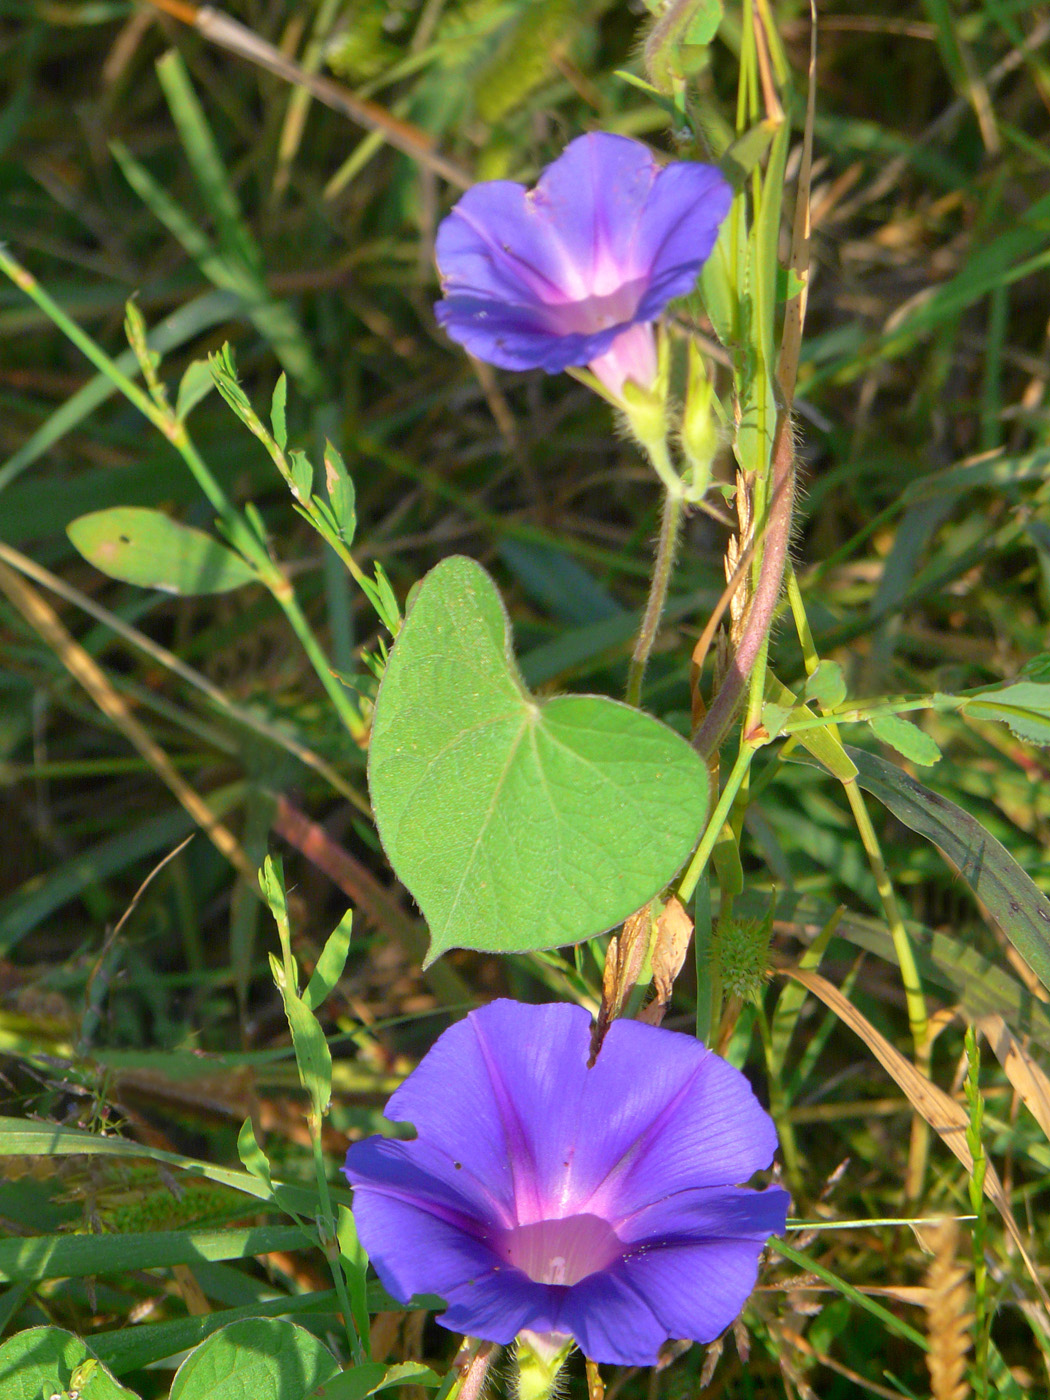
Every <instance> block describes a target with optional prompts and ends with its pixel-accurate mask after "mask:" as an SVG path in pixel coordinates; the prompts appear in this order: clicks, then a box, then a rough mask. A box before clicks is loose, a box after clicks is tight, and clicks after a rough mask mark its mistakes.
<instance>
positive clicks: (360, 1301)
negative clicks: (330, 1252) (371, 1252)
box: [336, 1206, 368, 1337]
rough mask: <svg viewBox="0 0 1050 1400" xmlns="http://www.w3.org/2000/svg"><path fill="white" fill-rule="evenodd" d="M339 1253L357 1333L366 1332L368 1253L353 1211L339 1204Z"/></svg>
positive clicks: (337, 1236)
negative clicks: (359, 1234) (359, 1237)
mask: <svg viewBox="0 0 1050 1400" xmlns="http://www.w3.org/2000/svg"><path fill="white" fill-rule="evenodd" d="M336 1239H337V1240H338V1241H339V1256H340V1260H341V1262H342V1266H343V1273H344V1275H345V1277H346V1283H347V1288H348V1289H349V1291H350V1309H351V1311H352V1312H353V1315H354V1323H355V1325H356V1327H357V1333H358V1336H360V1337H367V1336H368V1255H367V1254H366V1253H365V1250H364V1246H363V1245H362V1244H361V1241H360V1240H359V1239H358V1237H357V1222H356V1221H355V1220H354V1216H353V1212H352V1211H350V1210H348V1209H347V1208H346V1206H340V1207H339V1210H338V1213H337V1215H336Z"/></svg>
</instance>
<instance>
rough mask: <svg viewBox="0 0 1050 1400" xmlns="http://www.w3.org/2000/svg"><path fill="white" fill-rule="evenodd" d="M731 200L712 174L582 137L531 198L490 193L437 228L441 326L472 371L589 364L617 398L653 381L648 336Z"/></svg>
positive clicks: (505, 184) (494, 183)
mask: <svg viewBox="0 0 1050 1400" xmlns="http://www.w3.org/2000/svg"><path fill="white" fill-rule="evenodd" d="M731 200H732V192H731V190H730V188H729V186H728V185H727V183H726V182H725V180H724V179H723V178H722V176H721V174H720V173H719V172H718V170H716V169H715V167H714V166H711V165H700V164H697V163H695V162H685V161H678V162H675V163H672V164H670V165H666V166H660V165H658V164H657V162H656V160H655V159H654V158H653V155H652V153H651V152H650V151H649V149H648V147H646V146H644V145H643V144H642V143H641V142H640V141H632V140H630V139H629V138H628V137H626V136H611V135H609V134H608V133H605V132H594V133H592V134H590V135H588V136H580V137H578V138H577V139H576V140H575V141H573V142H572V143H571V144H570V145H569V146H567V147H566V149H565V150H564V152H563V153H562V154H561V155H560V156H559V157H558V159H557V160H556V161H554V163H553V164H552V165H549V166H548V167H547V169H546V170H545V171H544V172H543V174H542V175H541V176H540V179H539V182H538V183H537V185H536V188H535V189H533V190H526V189H525V187H524V186H523V185H518V184H515V183H514V182H513V181H511V180H491V181H488V182H486V183H484V184H479V185H475V186H474V187H473V189H470V190H468V191H467V193H466V194H465V195H464V196H463V198H462V199H461V200H460V201H459V203H458V204H456V206H455V207H454V208H453V210H452V212H451V214H449V216H448V218H446V219H445V220H443V222H442V224H441V227H440V228H439V229H438V234H437V243H436V249H435V251H436V256H437V264H438V271H439V272H440V274H441V285H442V288H443V289H444V293H445V299H444V301H441V302H439V303H438V304H437V306H436V307H435V312H436V315H437V319H438V321H439V322H440V324H441V325H442V326H444V328H445V330H446V331H447V332H448V334H449V335H450V336H451V337H452V339H453V340H455V341H458V342H459V343H460V344H461V345H463V346H464V347H465V348H466V349H467V350H469V351H470V353H471V354H472V355H475V356H476V357H477V358H478V359H479V360H487V361H488V362H489V363H490V364H493V365H501V366H502V367H503V368H505V369H543V370H547V371H548V373H551V374H553V373H556V372H557V371H559V370H563V369H566V368H568V367H569V366H570V365H589V366H590V368H591V369H592V371H593V372H594V373H595V374H596V375H597V376H598V378H599V379H601V380H602V382H603V383H604V384H605V385H606V387H607V388H609V389H610V391H611V392H612V393H614V394H619V393H620V390H621V389H622V387H623V384H624V381H625V380H626V379H631V380H633V381H634V382H636V383H638V384H639V385H640V386H641V387H642V388H649V387H651V385H652V382H653V380H654V379H655V377H656V371H657V361H656V342H655V338H654V335H653V323H654V322H655V321H656V320H658V318H659V317H660V315H661V313H662V312H663V310H664V307H665V306H666V305H667V303H668V302H669V301H671V300H672V299H673V298H674V297H679V296H684V295H685V294H686V293H687V292H690V291H692V289H693V287H694V286H695V285H696V279H697V275H698V273H699V271H700V268H701V266H702V265H703V263H704V262H705V260H706V259H707V257H708V255H709V254H710V252H711V249H712V248H713V247H714V243H715V239H716V237H717V236H718V229H719V225H720V224H721V223H722V221H723V219H724V218H725V216H726V214H727V213H728V212H729V206H730V203H731Z"/></svg>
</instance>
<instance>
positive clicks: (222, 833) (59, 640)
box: [0, 562, 262, 898]
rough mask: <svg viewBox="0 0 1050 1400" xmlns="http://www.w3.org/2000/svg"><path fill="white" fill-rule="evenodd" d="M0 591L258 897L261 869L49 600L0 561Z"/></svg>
mask: <svg viewBox="0 0 1050 1400" xmlns="http://www.w3.org/2000/svg"><path fill="white" fill-rule="evenodd" d="M0 591H2V592H3V593H5V594H6V595H7V597H8V599H9V600H10V602H11V603H12V604H13V605H14V606H15V607H16V608H17V609H18V611H19V612H20V613H21V614H22V616H23V617H24V618H25V620H26V622H28V623H29V625H30V627H32V629H33V631H34V632H36V633H37V634H38V636H40V637H41V638H42V639H43V641H45V642H46V643H47V645H48V646H49V647H50V648H51V650H52V651H53V652H54V653H55V655H56V656H57V657H58V659H59V661H61V663H62V665H63V666H64V667H65V668H66V670H67V671H68V672H69V674H70V675H71V676H72V677H73V679H74V680H75V681H77V682H78V683H79V684H80V685H82V686H83V687H84V689H85V690H86V691H87V693H88V694H89V695H90V696H91V698H92V700H93V701H94V702H95V704H96V705H97V706H98V708H99V709H100V710H101V711H102V713H103V714H104V715H105V716H106V717H107V718H108V719H110V720H111V721H112V722H113V724H114V725H115V726H116V727H117V729H119V730H120V732H121V733H122V734H123V735H124V737H125V738H126V739H127V741H128V742H129V743H130V744H131V745H132V747H133V748H135V749H137V750H138V752H139V754H141V756H142V757H143V758H144V759H145V761H146V762H147V763H148V764H149V766H150V767H151V768H152V769H153V771H154V772H155V773H156V775H157V777H158V778H159V779H160V780H161V782H162V783H164V785H165V786H166V787H167V788H168V789H169V791H170V792H171V793H172V794H173V795H174V797H175V798H176V799H177V800H178V801H179V802H180V803H181V805H182V806H183V807H184V808H185V810H186V811H187V812H188V813H189V814H190V816H191V817H192V818H193V820H194V821H195V822H196V823H197V825H198V826H199V827H200V828H201V830H202V831H203V832H204V833H205V835H207V836H208V838H209V839H210V840H211V842H212V843H213V844H214V846H215V847H216V849H217V850H218V851H219V852H220V853H221V854H222V855H223V856H225V857H226V859H227V860H228V861H229V862H230V864H231V865H232V866H233V867H234V868H235V869H236V870H237V871H238V872H239V874H241V875H243V876H244V879H245V880H246V881H247V883H248V885H249V886H250V887H251V889H252V890H254V892H255V893H256V894H259V897H260V898H261V897H262V896H261V893H260V891H259V872H258V870H257V869H256V867H255V865H254V864H253V863H252V862H251V861H250V860H249V859H248V857H247V856H246V855H245V853H244V851H243V849H242V848H241V845H240V843H239V842H238V840H237V838H236V837H235V836H234V835H233V833H232V832H231V831H230V830H229V828H228V827H226V826H225V825H224V824H223V823H222V822H221V821H219V819H218V818H217V817H216V816H215V814H214V812H213V811H212V810H211V808H210V807H209V806H208V804H207V803H206V802H205V801H204V799H203V798H202V797H201V796H200V794H199V793H198V792H197V791H196V789H195V788H192V787H190V785H189V783H187V782H186V780H185V779H184V778H183V777H182V775H181V774H180V773H179V771H178V769H177V768H176V767H175V765H174V764H173V763H172V762H171V760H170V759H169V758H168V755H167V754H166V753H165V752H164V750H163V749H162V748H161V747H160V745H159V744H157V743H156V742H155V741H154V739H153V737H152V736H151V735H150V733H149V732H148V731H147V730H146V729H145V728H143V726H142V725H141V724H140V723H139V722H138V720H137V719H136V718H135V716H134V715H133V714H132V713H131V711H130V710H129V709H128V706H127V703H126V701H125V700H124V697H123V696H122V695H121V694H120V693H119V691H117V690H115V689H114V688H113V686H112V685H111V684H110V682H109V679H108V677H107V676H106V674H105V672H104V671H102V670H101V668H100V667H99V666H98V665H97V664H96V662H95V661H94V659H93V658H92V657H91V656H89V654H88V653H87V652H86V651H85V650H84V648H83V647H82V646H81V645H80V643H79V642H78V641H76V640H75V639H74V638H73V637H72V636H70V634H69V633H68V632H67V631H66V629H65V627H63V625H62V623H61V622H60V621H59V617H58V614H57V613H56V612H55V610H54V608H52V606H51V604H50V603H48V602H47V601H46V599H44V598H42V597H41V596H40V594H39V593H38V592H37V591H36V589H35V588H33V587H32V586H31V585H30V584H28V583H26V581H25V580H24V579H23V578H21V577H20V576H19V575H18V574H17V573H15V571H14V570H13V569H10V568H8V566H7V565H6V564H4V563H2V562H0Z"/></svg>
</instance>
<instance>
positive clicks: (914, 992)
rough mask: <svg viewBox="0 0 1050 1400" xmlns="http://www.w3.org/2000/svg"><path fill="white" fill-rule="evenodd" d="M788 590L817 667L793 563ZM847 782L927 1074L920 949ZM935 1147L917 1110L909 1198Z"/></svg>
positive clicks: (808, 659) (810, 665) (917, 1190)
mask: <svg viewBox="0 0 1050 1400" xmlns="http://www.w3.org/2000/svg"><path fill="white" fill-rule="evenodd" d="M787 593H788V601H789V603H790V605H791V612H792V616H793V617H794V620H795V628H796V630H797V632H798V634H799V640H800V641H801V643H802V651H803V656H804V659H805V665H806V670H807V672H809V673H812V672H813V671H814V670H815V669H816V667H817V664H818V657H817V652H816V647H815V644H814V641H813V634H812V631H811V629H810V626H809V619H808V618H807V616H806V611H805V606H804V603H803V600H802V592H801V590H800V588H799V586H798V580H797V578H796V577H795V574H794V571H793V570H791V569H789V570H788V575H787ZM827 732H828V733H829V734H830V735H831V736H832V737H833V738H835V739H836V740H837V739H838V726H837V725H836V724H834V723H831V722H829V723H828V724H827ZM842 786H843V789H844V791H845V794H846V800H847V802H848V803H849V806H850V811H851V813H852V814H853V821H854V823H855V825H856V827H857V832H858V834H859V836H860V839H861V844H862V845H863V847H864V852H865V854H866V855H867V857H868V865H869V867H870V869H871V873H872V875H873V876H874V878H875V887H876V889H877V890H878V893H879V902H880V903H881V905H882V911H883V915H884V916H885V919H886V925H887V927H888V929H889V932H890V937H891V938H892V940H893V949H894V952H895V953H896V956H897V966H898V968H899V969H900V974H901V982H902V984H903V986H904V996H905V1002H906V1005H907V1009H908V1027H909V1029H910V1031H911V1037H912V1044H913V1046H914V1048H915V1062H916V1065H917V1067H918V1068H919V1069H920V1070H921V1071H922V1072H923V1073H924V1074H927V1073H928V1072H929V1066H930V1050H931V1045H930V1031H929V1021H928V1018H927V1014H926V998H925V996H924V994H923V989H922V979H921V977H920V976H919V968H918V964H917V962H916V960H915V951H914V949H913V948H912V944H911V938H910V937H909V935H908V930H907V927H906V925H905V922H904V915H903V914H902V912H901V907H900V904H899V902H898V900H897V892H896V890H895V889H894V887H893V881H892V879H891V878H890V874H889V871H888V870H887V868H886V861H885V859H884V858H883V854H882V847H881V845H880V844H879V838H878V836H877V835H876V833H875V828H874V826H873V825H872V821H871V814H870V813H869V811H868V807H867V803H866V802H865V800H864V794H863V793H862V792H861V790H860V788H859V787H858V785H857V783H856V781H854V780H852V779H851V780H849V781H847V782H843V784H842ZM929 1150H930V1128H929V1124H928V1123H927V1122H926V1121H925V1119H923V1118H920V1117H919V1116H917V1115H916V1116H915V1117H914V1118H913V1119H912V1135H911V1144H910V1148H909V1153H908V1173H907V1181H906V1190H907V1196H908V1199H909V1200H912V1201H914V1200H917V1199H918V1198H919V1196H920V1195H921V1194H922V1183H923V1178H924V1177H925V1175H926V1163H927V1160H928V1158H929Z"/></svg>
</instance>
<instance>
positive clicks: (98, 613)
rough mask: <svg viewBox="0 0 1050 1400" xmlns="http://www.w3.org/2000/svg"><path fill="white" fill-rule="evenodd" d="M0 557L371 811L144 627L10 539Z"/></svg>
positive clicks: (327, 769) (315, 757) (320, 764)
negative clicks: (15, 547) (53, 571)
mask: <svg viewBox="0 0 1050 1400" xmlns="http://www.w3.org/2000/svg"><path fill="white" fill-rule="evenodd" d="M0 562H2V563H5V564H10V566H11V567H12V569H15V570H17V572H18V573H20V574H24V575H25V577H26V578H31V579H32V580H33V581H34V582H35V583H40V584H43V586H44V587H45V588H46V589H47V590H48V591H49V592H50V593H57V594H58V596H59V597H60V598H64V599H65V601H66V602H67V603H72V604H73V605H74V607H77V608H79V609H80V610H81V611H82V612H86V613H87V614H88V616H89V617H93V618H94V619H95V621H96V622H101V623H102V625H103V626H104V627H108V628H109V629H110V631H112V632H114V633H116V635H117V636H118V637H122V638H123V639H124V641H126V642H128V643H129V644H130V645H131V646H133V647H135V649H136V650H137V651H141V652H143V653H144V654H145V655H146V656H150V657H152V658H153V660H154V661H157V662H159V664H160V665H161V666H163V667H164V668H165V670H167V671H170V672H171V673H172V674H173V675H176V676H178V677H179V679H180V680H183V681H185V682H186V684H187V685H191V686H193V688H194V689H195V690H198V691H200V693H201V694H202V695H206V696H207V697H208V699H209V700H210V701H211V702H212V704H214V705H216V706H217V707H218V708H219V709H220V710H222V711H223V712H224V713H225V714H228V715H230V716H231V718H233V719H235V720H236V721H237V722H238V724H243V725H244V726H245V727H246V728H248V729H253V730H254V731H255V732H256V733H257V734H261V735H262V736H263V737H264V738H266V739H269V740H271V741H272V742H273V743H275V744H278V745H280V747H281V748H283V749H286V750H287V751H288V752H289V753H290V754H294V755H295V757H296V758H297V759H298V760H299V761H300V763H305V764H306V765H307V767H308V768H312V769H313V770H314V772H315V773H318V774H320V776H321V777H322V778H324V780H325V781H326V782H327V783H329V784H330V786H331V787H332V788H333V789H334V790H335V791H336V792H338V793H340V794H341V795H342V796H343V797H345V798H346V800H347V801H348V802H351V803H353V805H354V806H355V807H356V808H357V810H358V811H359V812H363V813H364V814H365V816H366V817H371V815H372V809H371V807H370V806H369V804H368V799H367V798H365V797H364V796H363V795H362V794H361V793H360V792H358V791H357V789H356V788H354V787H352V786H351V785H350V783H348V782H347V781H346V779H345V778H344V777H343V776H342V774H341V773H339V772H338V771H337V770H336V769H335V768H333V767H332V765H331V764H330V763H326V762H325V760H324V759H323V758H321V756H320V755H319V754H316V753H314V751H313V749H310V748H308V747H307V746H306V745H305V744H301V743H300V742H299V740H298V739H296V738H294V737H293V736H292V735H290V734H287V733H286V732H285V731H284V730H283V729H282V728H281V727H280V726H279V725H275V724H269V723H268V722H267V721H266V720H264V719H261V718H260V717H259V716H258V715H256V714H253V712H252V711H251V710H247V709H245V708H244V707H243V706H241V705H238V704H237V703H236V702H235V701H233V700H231V699H230V697H229V696H228V695H227V694H226V692H225V691H224V690H222V689H221V688H220V687H219V686H217V685H214V684H213V683H212V682H211V681H210V680H209V679H208V677H207V676H205V675H203V674H202V673H201V672H200V671H195V670H194V669H193V667H192V666H187V665H186V663H185V661H182V660H181V659H180V658H179V657H177V656H176V655H175V653H174V652H173V651H169V650H168V648H167V647H163V646H161V645H160V643H159V642H155V641H154V640H153V638H152V637H147V636H146V634H145V632H140V631H139V630H138V628H137V627H132V626H131V624H130V623H128V622H125V621H124V619H123V618H121V617H118V616H117V615H116V613H112V612H110V611H109V609H108V608H104V607H103V606H102V604H101V603H96V602H95V600H94V599H93V598H89V597H88V596H87V594H86V593H82V592H81V591H80V589H79V588H74V587H73V585H72V584H71V583H67V582H66V581H65V579H61V578H59V577H58V576H57V574H53V573H52V572H51V571H50V569H45V568H44V566H43V565H42V564H38V563H37V562H36V560H35V559H30V558H29V557H28V556H27V555H25V554H20V553H19V552H18V550H17V549H12V548H11V546H10V545H6V544H4V543H3V542H2V541H0Z"/></svg>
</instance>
